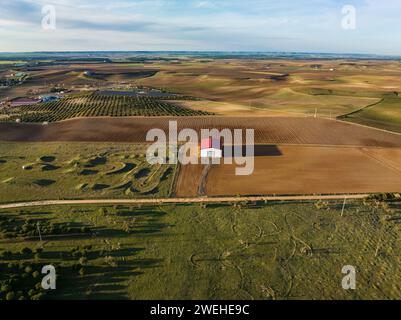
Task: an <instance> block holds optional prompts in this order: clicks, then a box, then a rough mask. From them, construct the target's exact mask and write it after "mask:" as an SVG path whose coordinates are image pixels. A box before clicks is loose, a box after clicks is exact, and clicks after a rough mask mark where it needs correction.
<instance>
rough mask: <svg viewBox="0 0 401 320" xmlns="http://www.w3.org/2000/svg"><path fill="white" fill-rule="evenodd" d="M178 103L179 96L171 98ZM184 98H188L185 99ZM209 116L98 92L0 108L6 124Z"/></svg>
mask: <svg viewBox="0 0 401 320" xmlns="http://www.w3.org/2000/svg"><path fill="white" fill-rule="evenodd" d="M171 99H175V100H177V99H178V100H179V99H180V98H179V97H176V96H174V97H171ZM181 99H189V97H182V98H181ZM208 114H210V113H208V112H204V111H197V110H192V109H187V108H185V107H181V106H178V105H175V104H173V103H172V102H168V98H166V97H165V98H155V97H129V96H118V95H114V96H105V95H101V94H99V93H97V92H89V93H80V94H74V95H71V96H68V97H66V98H63V99H60V100H58V101H53V102H47V103H38V104H34V105H27V106H20V107H14V108H11V109H10V108H3V109H0V119H2V120H3V121H16V120H17V119H20V121H21V122H54V121H61V120H66V119H71V118H77V117H100V116H104V117H128V116H148V117H151V116H196V115H208Z"/></svg>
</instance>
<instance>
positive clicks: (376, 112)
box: [345, 95, 401, 133]
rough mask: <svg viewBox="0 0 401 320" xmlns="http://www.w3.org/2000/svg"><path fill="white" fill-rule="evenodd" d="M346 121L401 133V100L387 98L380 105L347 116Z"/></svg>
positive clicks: (394, 97) (393, 96)
mask: <svg viewBox="0 0 401 320" xmlns="http://www.w3.org/2000/svg"><path fill="white" fill-rule="evenodd" d="M345 120H347V121H351V122H355V123H359V124H363V125H367V126H371V127H376V128H380V129H385V130H390V131H395V132H400V133H401V98H400V97H399V96H398V95H392V96H390V95H389V96H386V97H385V98H384V99H383V100H382V102H380V103H379V104H376V105H373V106H371V107H367V108H364V109H362V110H360V111H359V112H356V113H352V114H350V115H347V116H346V117H345Z"/></svg>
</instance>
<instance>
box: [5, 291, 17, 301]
mask: <svg viewBox="0 0 401 320" xmlns="http://www.w3.org/2000/svg"><path fill="white" fill-rule="evenodd" d="M14 299H15V293H14V292H12V291H11V292H9V293H7V295H6V300H8V301H10V300H14Z"/></svg>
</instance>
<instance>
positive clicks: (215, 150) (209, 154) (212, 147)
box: [200, 138, 223, 159]
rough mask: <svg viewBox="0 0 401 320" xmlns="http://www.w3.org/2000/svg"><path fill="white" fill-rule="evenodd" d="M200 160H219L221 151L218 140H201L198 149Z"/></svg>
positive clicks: (221, 154)
mask: <svg viewBox="0 0 401 320" xmlns="http://www.w3.org/2000/svg"><path fill="white" fill-rule="evenodd" d="M200 156H201V158H211V159H221V158H222V157H223V151H222V150H221V143H220V140H217V139H213V138H208V139H203V140H202V142H201V147H200Z"/></svg>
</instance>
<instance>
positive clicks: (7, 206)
mask: <svg viewBox="0 0 401 320" xmlns="http://www.w3.org/2000/svg"><path fill="white" fill-rule="evenodd" d="M368 196H369V194H350V195H346V194H343V195H310V196H249V197H213V198H208V197H198V198H160V199H94V200H41V201H29V202H19V203H8V204H1V205H0V209H13V208H26V207H42V206H58V205H92V204H93V205H98V204H103V205H118V204H132V205H135V204H156V205H160V204H163V203H171V204H179V203H216V202H223V203H224V202H246V201H250V202H252V201H299V200H305V201H308V200H342V199H344V198H345V197H346V198H347V199H364V198H366V197H368Z"/></svg>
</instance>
